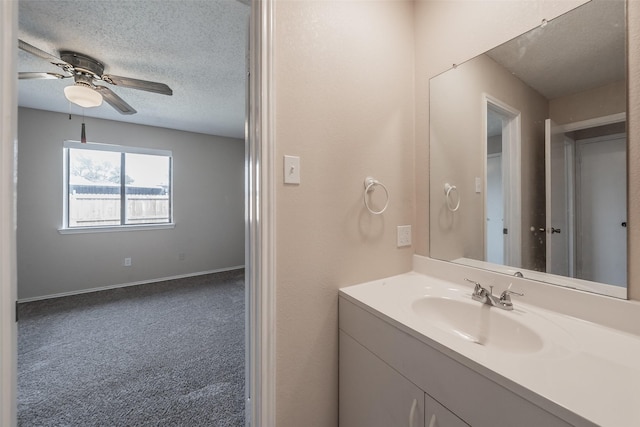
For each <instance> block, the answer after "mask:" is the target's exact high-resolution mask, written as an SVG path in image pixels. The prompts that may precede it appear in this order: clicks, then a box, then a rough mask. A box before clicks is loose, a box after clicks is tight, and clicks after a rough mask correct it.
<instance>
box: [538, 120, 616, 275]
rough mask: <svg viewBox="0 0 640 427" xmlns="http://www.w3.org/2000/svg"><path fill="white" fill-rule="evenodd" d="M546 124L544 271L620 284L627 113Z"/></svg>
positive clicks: (548, 122) (549, 121)
mask: <svg viewBox="0 0 640 427" xmlns="http://www.w3.org/2000/svg"><path fill="white" fill-rule="evenodd" d="M546 127H547V129H546V151H545V152H546V154H545V160H546V166H545V180H546V205H547V206H546V211H547V212H546V216H547V219H546V229H547V230H546V231H547V252H546V259H547V272H549V273H553V274H560V275H563V276H568V277H575V278H578V279H584V280H589V281H594V282H601V283H607V284H612V285H617V286H622V287H624V286H626V282H627V276H626V274H627V233H626V226H627V217H626V216H627V178H626V169H627V158H626V157H627V156H626V145H627V143H626V118H625V114H624V113H621V114H614V115H611V116H604V117H599V118H595V119H590V120H586V121H582V122H576V123H569V124H566V125H561V126H557V125H555V124H554V123H553V122H552V121H551V120H547V124H546Z"/></svg>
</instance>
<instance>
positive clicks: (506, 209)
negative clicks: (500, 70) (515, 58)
mask: <svg viewBox="0 0 640 427" xmlns="http://www.w3.org/2000/svg"><path fill="white" fill-rule="evenodd" d="M485 97H486V98H485V101H486V103H485V107H486V135H485V137H486V138H485V152H486V164H485V174H486V176H485V183H486V185H485V191H486V195H485V200H484V202H485V219H486V224H485V261H487V262H491V263H494V264H500V265H509V266H512V267H520V264H521V259H520V252H521V251H520V246H521V236H520V230H521V224H520V202H519V198H518V197H517V195H518V194H519V186H520V113H519V112H518V111H517V110H515V109H513V108H511V107H509V106H508V105H506V104H504V103H502V102H500V101H498V100H496V99H493V98H490V97H488V96H486V95H485ZM476 187H479V184H476ZM480 190H481V189H480V188H476V192H480Z"/></svg>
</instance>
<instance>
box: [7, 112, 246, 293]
mask: <svg viewBox="0 0 640 427" xmlns="http://www.w3.org/2000/svg"><path fill="white" fill-rule="evenodd" d="M18 114H19V116H18V200H17V211H18V212H17V214H18V215H17V216H18V229H17V240H18V242H17V244H18V298H20V299H25V298H36V297H42V296H46V295H54V294H60V293H67V292H77V291H83V290H87V289H92V288H100V287H105V286H113V285H119V284H129V283H136V282H144V281H151V280H154V279H160V278H165V277H174V276H181V275H189V274H195V273H199V272H208V271H215V270H222V269H227V268H232V267H237V266H242V265H244V143H243V141H242V140H238V139H233V138H226V137H216V136H210V135H203V134H196V133H189V132H182V131H174V130H170V129H163V128H156V127H150V126H138V125H132V124H127V123H120V122H115V121H109V120H99V119H93V118H87V119H86V120H85V123H86V126H87V139H88V140H89V141H90V142H100V143H111V144H117V145H131V146H136V147H148V148H157V149H165V150H172V151H173V159H174V177H173V185H174V196H173V202H174V221H175V224H176V225H175V228H173V229H166V230H144V231H120V232H106V233H88V234H66V235H61V234H60V233H59V232H58V229H59V228H60V226H61V225H62V206H63V200H62V197H63V195H62V194H63V188H62V187H63V173H62V155H63V147H62V144H63V141H64V140H65V139H71V140H79V139H80V125H81V122H82V120H81V118H79V117H77V116H73V117H72V120H69V116H68V115H66V114H60V113H51V112H46V111H41V110H33V109H25V108H20V109H19V113H18ZM181 253H183V254H184V260H180V259H179V254H181ZM125 257H131V258H132V266H130V267H124V266H123V260H124V258H125Z"/></svg>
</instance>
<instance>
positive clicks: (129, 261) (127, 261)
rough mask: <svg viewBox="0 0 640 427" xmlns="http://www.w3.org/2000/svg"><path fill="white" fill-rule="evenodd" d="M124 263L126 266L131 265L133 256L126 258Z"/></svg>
mask: <svg viewBox="0 0 640 427" xmlns="http://www.w3.org/2000/svg"><path fill="white" fill-rule="evenodd" d="M122 265H124V266H125V267H131V258H125V259H124V262H123V263H122Z"/></svg>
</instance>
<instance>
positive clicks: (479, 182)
mask: <svg viewBox="0 0 640 427" xmlns="http://www.w3.org/2000/svg"><path fill="white" fill-rule="evenodd" d="M481 191H482V181H481V180H480V177H479V176H476V193H480V192H481Z"/></svg>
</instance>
